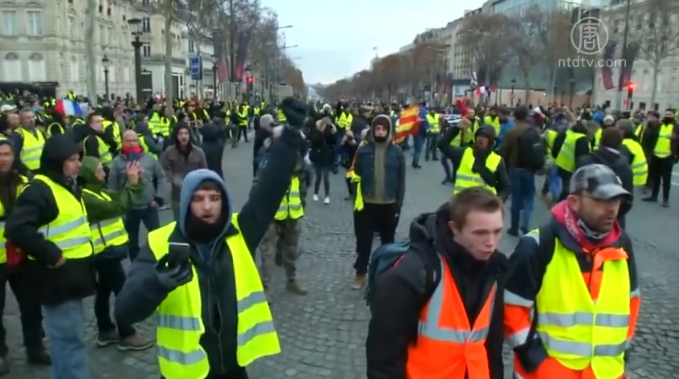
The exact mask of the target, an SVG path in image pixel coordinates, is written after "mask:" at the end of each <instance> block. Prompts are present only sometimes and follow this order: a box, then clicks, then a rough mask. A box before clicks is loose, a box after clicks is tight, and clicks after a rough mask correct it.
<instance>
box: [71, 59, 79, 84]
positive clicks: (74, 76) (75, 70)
mask: <svg viewBox="0 0 679 379" xmlns="http://www.w3.org/2000/svg"><path fill="white" fill-rule="evenodd" d="M70 68H71V69H70V74H71V75H69V76H70V79H71V83H77V82H79V81H80V67H79V65H78V58H76V57H71V67H70Z"/></svg>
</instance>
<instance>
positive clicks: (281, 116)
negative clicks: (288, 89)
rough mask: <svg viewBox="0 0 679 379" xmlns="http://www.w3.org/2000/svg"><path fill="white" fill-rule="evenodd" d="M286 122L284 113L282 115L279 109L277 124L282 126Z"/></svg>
mask: <svg viewBox="0 0 679 379" xmlns="http://www.w3.org/2000/svg"><path fill="white" fill-rule="evenodd" d="M287 121H288V120H287V119H286V118H285V113H283V111H282V110H281V109H280V108H278V123H279V124H282V123H284V122H287Z"/></svg>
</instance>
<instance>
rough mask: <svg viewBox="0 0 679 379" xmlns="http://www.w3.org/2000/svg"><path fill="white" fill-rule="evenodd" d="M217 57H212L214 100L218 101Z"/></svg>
mask: <svg viewBox="0 0 679 379" xmlns="http://www.w3.org/2000/svg"><path fill="white" fill-rule="evenodd" d="M217 59H219V57H217V56H216V55H213V56H212V98H213V99H216V98H217Z"/></svg>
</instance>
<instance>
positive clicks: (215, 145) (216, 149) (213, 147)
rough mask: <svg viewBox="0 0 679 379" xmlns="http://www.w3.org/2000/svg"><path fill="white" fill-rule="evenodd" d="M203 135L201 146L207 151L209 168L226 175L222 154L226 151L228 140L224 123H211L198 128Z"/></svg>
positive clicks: (206, 157)
mask: <svg viewBox="0 0 679 379" xmlns="http://www.w3.org/2000/svg"><path fill="white" fill-rule="evenodd" d="M198 131H199V132H200V134H201V135H202V136H203V138H202V140H203V142H202V143H201V148H202V149H203V152H204V153H205V160H206V161H207V168H209V169H210V170H212V171H214V172H216V173H217V174H219V176H220V177H224V175H223V173H222V154H223V153H224V143H225V141H226V134H225V133H224V132H225V129H224V127H223V126H222V125H219V124H215V123H210V124H205V125H203V127H202V128H200V129H198Z"/></svg>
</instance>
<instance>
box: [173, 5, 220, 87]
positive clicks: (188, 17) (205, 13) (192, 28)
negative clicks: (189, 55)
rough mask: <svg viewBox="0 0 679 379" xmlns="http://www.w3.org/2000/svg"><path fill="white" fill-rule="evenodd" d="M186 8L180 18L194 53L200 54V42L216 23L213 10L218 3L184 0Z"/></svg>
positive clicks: (200, 84) (216, 15) (215, 15)
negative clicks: (184, 25) (191, 42)
mask: <svg viewBox="0 0 679 379" xmlns="http://www.w3.org/2000/svg"><path fill="white" fill-rule="evenodd" d="M185 1H186V3H185V4H181V5H182V6H185V7H186V10H184V11H182V12H181V14H182V17H181V18H182V19H183V21H184V22H185V23H186V28H187V30H188V34H189V38H190V40H192V41H193V46H194V48H195V54H196V55H197V56H200V53H201V45H202V42H203V41H205V40H206V39H207V38H208V36H210V34H211V32H212V29H213V28H214V26H216V25H217V18H218V14H216V13H215V12H214V10H215V9H217V6H218V3H217V1H216V0H185ZM200 87H202V82H201V83H199V87H198V88H196V95H197V96H198V98H200V96H201V94H202V93H203V91H202V88H200Z"/></svg>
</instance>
